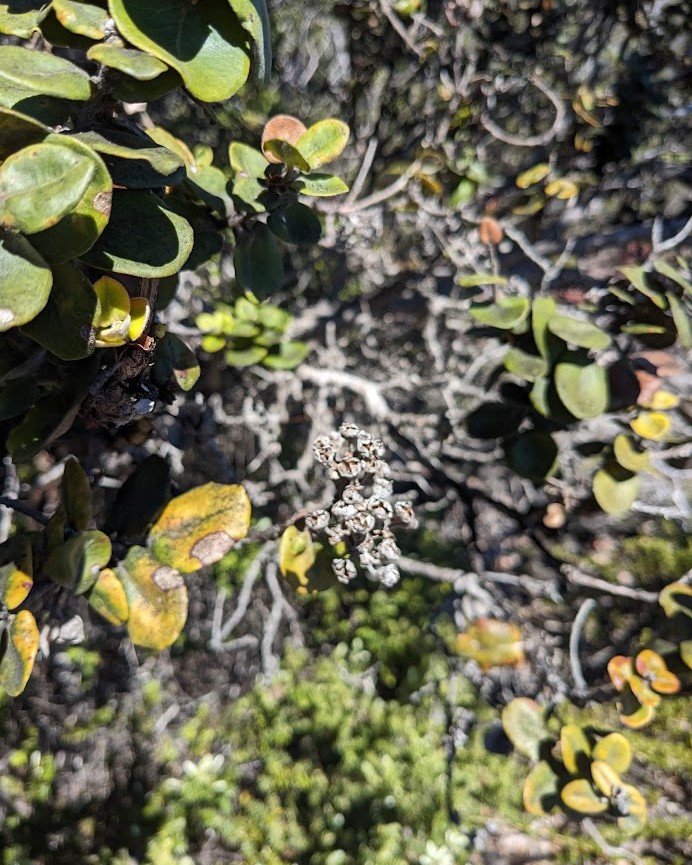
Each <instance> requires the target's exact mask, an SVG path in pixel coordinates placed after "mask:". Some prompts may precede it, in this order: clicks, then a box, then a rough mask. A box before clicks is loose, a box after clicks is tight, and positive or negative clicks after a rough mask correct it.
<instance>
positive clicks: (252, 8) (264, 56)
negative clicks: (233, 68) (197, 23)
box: [229, 0, 272, 84]
mask: <svg viewBox="0 0 692 865" xmlns="http://www.w3.org/2000/svg"><path fill="white" fill-rule="evenodd" d="M229 2H230V4H231V9H233V11H234V12H235V14H236V15H237V16H238V20H239V21H240V25H241V27H243V29H245V30H247V32H248V33H249V34H250V37H251V38H252V46H253V60H254V63H253V67H254V74H255V78H256V80H257V81H259V83H260V84H267V83H268V82H269V77H270V74H271V68H272V46H271V33H270V29H269V13H268V11H267V3H266V0H229Z"/></svg>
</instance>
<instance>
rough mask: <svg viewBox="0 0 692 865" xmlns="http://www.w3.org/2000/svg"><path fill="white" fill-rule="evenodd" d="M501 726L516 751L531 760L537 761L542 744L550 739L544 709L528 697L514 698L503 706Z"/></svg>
mask: <svg viewBox="0 0 692 865" xmlns="http://www.w3.org/2000/svg"><path fill="white" fill-rule="evenodd" d="M502 726H503V728H504V731H505V733H506V734H507V736H508V738H509V740H510V742H511V743H512V745H514V747H515V748H516V749H517V751H519V753H520V754H523V755H524V756H525V757H528V758H529V759H531V760H537V759H538V757H539V754H540V751H541V747H542V745H543V743H544V742H547V741H549V740H550V739H551V736H550V732H549V730H548V728H547V726H546V723H545V709H544V708H543V706H540V705H539V704H538V703H537V702H536V701H535V700H531V699H529V698H528V697H516V698H515V699H514V700H512V702H511V703H508V704H507V705H506V706H505V708H504V709H503V710H502Z"/></svg>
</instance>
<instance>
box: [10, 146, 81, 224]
mask: <svg viewBox="0 0 692 865" xmlns="http://www.w3.org/2000/svg"><path fill="white" fill-rule="evenodd" d="M93 174H94V166H93V164H92V162H91V161H90V160H88V159H85V158H84V157H83V156H80V155H79V154H77V153H75V152H74V151H72V150H71V149H70V148H68V147H62V146H60V145H59V144H45V143H42V144H33V145H31V146H30V147H25V148H23V149H22V150H20V151H19V152H18V153H15V154H13V155H12V156H10V157H8V158H7V159H6V160H5V162H3V164H2V165H1V166H0V226H2V227H3V228H9V229H14V230H16V231H21V232H22V233H23V234H36V232H38V231H43V230H44V229H46V228H50V227H51V226H52V225H55V224H56V223H57V222H59V221H60V219H62V217H63V216H65V214H67V213H69V212H70V211H71V210H74V208H75V207H76V205H77V203H78V202H79V200H80V199H81V197H82V195H83V194H84V192H85V191H86V189H87V186H88V185H89V182H90V180H91V178H92V177H93Z"/></svg>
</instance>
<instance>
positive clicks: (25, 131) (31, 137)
mask: <svg viewBox="0 0 692 865" xmlns="http://www.w3.org/2000/svg"><path fill="white" fill-rule="evenodd" d="M50 132H51V130H50V127H48V126H45V125H44V124H43V123H39V121H38V120H34V118H33V117H28V116H27V115H26V114H21V113H20V112H19V111H12V109H11V108H0V162H2V161H3V160H4V159H7V157H8V156H11V155H12V154H13V153H16V152H17V151H18V150H21V149H22V148H23V147H27V146H28V145H30V144H38V143H39V142H40V141H43V139H44V138H45V137H46V136H47V135H49V134H50Z"/></svg>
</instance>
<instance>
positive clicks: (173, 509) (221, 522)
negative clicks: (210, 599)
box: [149, 483, 250, 574]
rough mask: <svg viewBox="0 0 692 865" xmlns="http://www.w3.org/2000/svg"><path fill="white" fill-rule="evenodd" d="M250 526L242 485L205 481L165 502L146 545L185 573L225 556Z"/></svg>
mask: <svg viewBox="0 0 692 865" xmlns="http://www.w3.org/2000/svg"><path fill="white" fill-rule="evenodd" d="M249 526H250V500H249V498H248V496H247V493H246V492H245V490H244V489H243V487H241V486H239V485H238V484H217V483H208V484H204V485H202V486H199V487H195V488H194V489H192V490H190V491H189V492H186V493H183V494H182V495H180V496H177V497H176V498H174V499H172V500H171V501H170V502H169V503H168V504H167V505H166V507H165V508H164V510H163V512H162V514H161V516H160V517H159V518H158V520H157V521H156V522H155V523H154V525H153V527H152V529H151V531H150V533H149V547H150V549H151V551H152V553H153V554H154V555H155V556H156V557H157V559H158V560H159V561H161V562H163V563H164V564H166V565H170V566H171V567H173V568H176V569H177V570H179V571H181V572H182V573H185V574H187V573H190V572H192V571H197V570H199V569H200V568H201V567H203V566H204V565H210V564H213V563H214V562H217V561H218V560H219V559H220V558H222V557H223V556H225V555H226V553H227V552H228V551H229V550H230V549H231V547H233V545H234V544H235V542H236V541H238V540H241V539H242V538H244V537H245V535H246V534H247V531H248V528H249Z"/></svg>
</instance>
